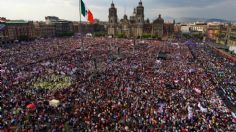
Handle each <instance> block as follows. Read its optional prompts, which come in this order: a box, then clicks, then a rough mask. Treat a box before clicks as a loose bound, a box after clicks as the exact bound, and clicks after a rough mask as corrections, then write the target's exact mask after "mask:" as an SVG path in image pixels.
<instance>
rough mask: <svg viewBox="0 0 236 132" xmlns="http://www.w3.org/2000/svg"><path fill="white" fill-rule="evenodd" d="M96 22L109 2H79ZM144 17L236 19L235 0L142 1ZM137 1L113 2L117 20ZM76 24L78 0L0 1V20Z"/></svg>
mask: <svg viewBox="0 0 236 132" xmlns="http://www.w3.org/2000/svg"><path fill="white" fill-rule="evenodd" d="M83 1H84V2H85V4H86V5H87V7H88V8H89V9H90V10H91V11H92V12H93V14H94V17H95V18H98V19H100V20H107V19H108V8H109V7H110V4H111V1H112V0H83ZM142 1H143V5H144V7H145V17H146V18H150V19H151V20H152V19H154V18H155V17H157V16H158V14H159V13H160V14H162V16H165V17H167V16H168V17H175V18H178V17H198V18H221V19H227V20H236V0H142ZM138 2H139V0H114V3H115V6H116V7H117V10H118V16H119V18H121V17H123V15H124V13H125V12H126V14H127V15H128V16H130V15H131V14H132V12H133V9H134V8H135V7H136V6H137V5H138ZM52 15H53V16H58V17H60V18H61V19H67V20H74V21H79V0H0V17H7V18H8V19H25V20H44V17H45V16H52Z"/></svg>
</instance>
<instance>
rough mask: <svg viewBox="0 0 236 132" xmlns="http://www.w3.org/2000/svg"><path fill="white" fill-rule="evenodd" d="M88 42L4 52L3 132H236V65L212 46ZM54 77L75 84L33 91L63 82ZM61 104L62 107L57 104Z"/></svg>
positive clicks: (68, 40)
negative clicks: (221, 55) (5, 131)
mask: <svg viewBox="0 0 236 132" xmlns="http://www.w3.org/2000/svg"><path fill="white" fill-rule="evenodd" d="M83 42H84V44H83V45H84V46H83V48H82V47H81V46H82V44H81V41H80V39H76V38H63V39H46V40H38V41H34V42H29V43H28V44H25V45H17V46H14V47H10V48H8V49H1V50H0V52H1V53H0V55H1V65H0V67H1V71H0V74H1V77H0V79H1V84H0V85H1V88H0V130H12V131H53V132H55V131H182V132H187V131H234V130H236V126H235V125H236V124H235V123H236V120H235V119H236V117H235V113H234V112H235V102H236V100H235V97H236V96H235V95H236V93H235V84H236V82H235V79H236V75H235V74H236V72H235V64H233V63H230V62H229V61H228V60H226V59H224V58H222V57H220V56H218V55H217V54H215V53H214V52H213V51H212V50H211V49H210V48H209V47H208V46H207V45H201V44H196V43H194V42H193V41H188V42H181V41H176V42H159V41H155V40H143V41H134V40H129V39H111V38H110V39H107V38H85V40H84V41H83ZM161 54H163V55H161ZM50 75H53V76H56V75H60V77H61V76H65V77H70V78H71V79H70V80H71V82H70V83H68V84H71V85H70V86H68V87H64V88H61V87H60V89H48V88H46V86H47V85H48V84H50V83H48V84H47V85H42V86H43V87H45V88H43V87H37V86H36V85H33V84H34V82H35V81H37V80H40V81H42V80H44V81H45V82H47V81H50V82H53V81H54V82H56V83H59V82H60V81H61V80H63V79H60V78H59V79H54V80H53V79H50V78H49V77H50ZM55 78H56V77H55ZM62 86H64V85H62ZM53 99H56V100H58V101H59V102H60V104H59V105H58V106H57V105H56V106H52V105H50V103H49V102H50V100H53ZM226 104H227V106H228V107H226ZM29 105H30V106H32V107H28V106H29Z"/></svg>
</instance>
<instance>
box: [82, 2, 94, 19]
mask: <svg viewBox="0 0 236 132" xmlns="http://www.w3.org/2000/svg"><path fill="white" fill-rule="evenodd" d="M80 6H81V7H80V10H81V11H80V13H81V14H82V15H83V16H84V17H86V18H87V20H88V21H89V23H93V22H94V18H93V13H92V12H91V10H89V9H87V8H86V6H85V4H84V2H83V0H80Z"/></svg>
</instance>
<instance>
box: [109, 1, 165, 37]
mask: <svg viewBox="0 0 236 132" xmlns="http://www.w3.org/2000/svg"><path fill="white" fill-rule="evenodd" d="M108 18H109V21H108V27H107V31H108V35H111V36H117V35H119V34H122V35H124V36H125V37H129V38H130V37H136V38H137V37H142V36H143V35H145V34H150V35H152V36H158V37H162V36H163V34H164V20H163V19H162V18H161V15H159V17H158V18H157V19H156V20H154V21H153V23H150V21H149V19H147V20H145V19H144V18H145V16H144V6H143V3H142V1H141V0H140V2H139V3H138V6H137V7H136V8H134V11H133V15H131V16H130V18H129V19H128V16H127V15H126V14H125V15H124V17H123V18H122V19H121V20H120V21H119V20H118V16H117V9H116V7H115V4H114V3H113V2H112V4H111V7H110V8H109V15H108ZM168 30H169V28H168Z"/></svg>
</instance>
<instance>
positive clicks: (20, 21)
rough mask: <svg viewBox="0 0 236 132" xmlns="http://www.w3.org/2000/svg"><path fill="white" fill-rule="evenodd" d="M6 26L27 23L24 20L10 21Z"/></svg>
mask: <svg viewBox="0 0 236 132" xmlns="http://www.w3.org/2000/svg"><path fill="white" fill-rule="evenodd" d="M6 23H7V24H16V23H28V21H25V20H10V21H7V22H6Z"/></svg>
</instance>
